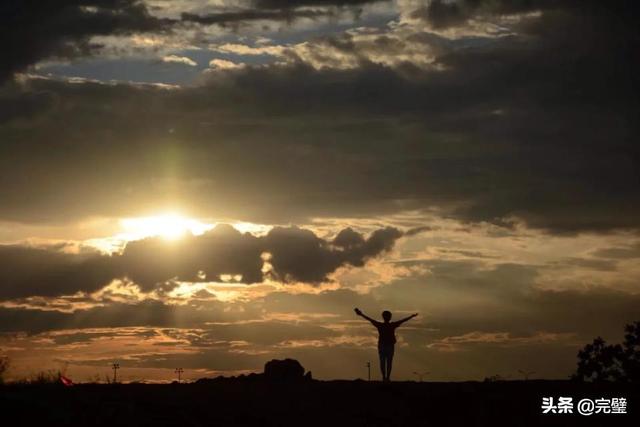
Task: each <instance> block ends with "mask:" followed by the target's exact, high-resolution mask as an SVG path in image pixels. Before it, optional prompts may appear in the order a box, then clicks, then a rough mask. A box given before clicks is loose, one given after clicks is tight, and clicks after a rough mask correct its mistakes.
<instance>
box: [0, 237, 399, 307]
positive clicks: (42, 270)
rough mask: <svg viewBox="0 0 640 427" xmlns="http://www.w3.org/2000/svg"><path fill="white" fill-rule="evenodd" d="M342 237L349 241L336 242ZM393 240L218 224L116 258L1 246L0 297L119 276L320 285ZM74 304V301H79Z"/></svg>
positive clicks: (157, 284) (54, 291) (155, 283)
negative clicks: (261, 231) (252, 230)
mask: <svg viewBox="0 0 640 427" xmlns="http://www.w3.org/2000/svg"><path fill="white" fill-rule="evenodd" d="M347 234H348V235H349V239H345V237H344V236H346V235H347ZM401 236H402V233H401V232H400V231H399V230H396V229H393V228H385V229H380V230H376V231H375V232H373V233H372V234H371V235H370V236H369V237H368V238H364V237H363V236H362V235H360V234H358V233H356V232H354V231H352V230H343V232H341V233H340V234H339V235H338V237H337V238H336V239H337V240H334V241H328V240H323V239H321V238H319V237H317V236H316V235H315V234H314V233H313V232H311V231H309V230H305V229H301V228H297V227H289V228H281V227H275V228H273V229H272V230H271V231H269V232H268V233H267V234H266V235H265V236H260V237H256V236H253V235H251V234H249V233H244V234H243V233H241V232H239V231H237V230H236V229H234V228H233V227H231V226H228V225H218V226H217V227H215V228H214V229H213V230H211V231H209V232H207V233H205V234H203V235H201V236H191V237H185V238H183V239H181V240H179V241H175V242H167V241H166V240H164V239H162V238H147V239H144V240H138V241H133V242H129V243H128V244H127V245H126V246H125V248H124V250H123V251H122V253H121V254H114V255H102V254H98V253H93V252H89V253H82V254H68V253H62V252H59V251H58V250H56V249H43V248H34V247H25V246H18V245H4V246H0V278H1V280H2V286H1V287H0V298H2V299H5V300H6V299H14V298H25V297H33V296H58V295H73V294H75V293H77V292H84V293H91V292H95V291H97V290H99V289H101V288H103V287H105V286H107V285H109V283H111V282H112V281H113V280H116V279H125V278H126V279H128V280H130V281H132V282H133V283H134V284H136V285H138V286H139V287H140V290H141V291H142V292H150V291H152V290H158V289H159V290H160V291H163V292H166V291H169V290H171V289H172V288H174V287H175V286H176V284H175V283H171V282H172V281H175V280H178V281H189V282H198V281H203V280H205V279H206V280H208V281H218V282H219V281H223V278H224V276H227V275H228V276H231V277H234V276H237V277H238V280H237V281H240V282H242V283H245V284H254V283H261V282H263V281H264V280H266V279H267V278H270V279H272V280H277V281H279V282H283V283H296V282H304V283H311V284H318V283H320V282H324V281H328V280H329V278H328V275H329V274H330V273H332V272H334V271H335V270H336V269H338V268H339V267H342V266H356V267H361V266H363V265H364V264H365V263H366V262H367V261H368V260H370V259H373V258H375V257H377V256H379V255H381V254H384V253H385V252H387V251H389V250H390V249H391V248H392V247H393V245H394V243H395V241H396V240H397V239H398V238H400V237H401ZM347 240H348V241H347ZM265 260H268V264H269V267H268V268H266V267H265ZM167 282H169V283H167ZM124 296H126V295H124ZM105 297H108V295H106V296H105ZM107 299H108V298H107ZM77 302H78V303H82V298H80V300H79V301H77ZM134 302H138V299H134Z"/></svg>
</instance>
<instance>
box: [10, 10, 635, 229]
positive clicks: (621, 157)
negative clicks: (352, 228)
mask: <svg viewBox="0 0 640 427" xmlns="http://www.w3.org/2000/svg"><path fill="white" fill-rule="evenodd" d="M470 4H471V3H470ZM474 4H475V3H474ZM478 4H479V3H478ZM492 4H493V3H492ZM495 4H498V5H499V4H502V2H497V3H495ZM504 4H505V5H506V3H504ZM552 4H553V5H555V6H553V7H552V6H551V5H552ZM585 4H586V6H585V7H584V8H576V7H575V3H574V2H549V3H548V4H547V3H544V2H531V3H528V2H524V3H522V5H524V6H522V5H521V6H519V7H520V8H521V9H523V8H524V9H526V10H529V9H530V8H536V9H541V10H542V14H541V16H539V17H536V18H531V19H528V20H523V21H522V22H520V23H518V24H514V26H513V29H514V31H515V35H512V36H509V37H501V38H498V39H482V38H480V39H473V40H464V41H465V43H468V45H465V46H464V48H460V47H459V46H458V45H456V44H455V43H452V42H451V41H447V40H445V39H443V38H442V37H439V36H437V35H434V34H429V33H425V32H416V33H415V34H413V35H412V36H411V37H410V38H409V39H407V40H406V41H404V43H417V44H418V45H422V46H424V47H425V48H427V47H433V46H436V47H437V49H436V50H435V53H436V58H435V60H436V63H437V64H439V65H440V66H441V69H438V70H432V69H428V68H427V69H423V68H420V67H417V66H416V65H415V64H413V63H411V62H410V61H407V62H406V63H403V64H400V65H398V66H395V67H387V66H382V65H378V64H373V63H371V62H370V61H368V60H367V59H366V58H367V57H366V55H363V54H362V53H361V52H360V51H359V50H358V49H359V47H358V43H357V42H356V41H355V38H354V37H355V36H353V35H343V36H340V37H324V38H321V39H319V40H311V41H309V42H308V44H309V46H317V47H318V49H320V52H319V53H318V54H317V55H316V56H315V57H314V59H317V60H319V59H318V58H321V57H322V54H321V53H322V52H323V51H322V49H323V48H334V49H335V48H339V51H340V53H341V54H342V55H353V57H355V58H358V63H357V67H355V68H353V69H347V70H343V69H332V68H331V67H325V68H322V69H315V68H313V67H311V66H310V65H308V63H306V62H305V58H304V57H303V56H302V54H301V53H300V52H298V51H296V49H295V48H288V49H286V52H285V58H287V59H288V60H290V61H291V64H290V65H287V66H282V65H278V66H275V65H274V66H259V67H245V68H244V69H241V70H235V71H229V72H216V73H211V74H210V75H209V77H208V79H207V80H206V81H205V82H203V83H202V84H201V85H200V86H198V87H190V88H183V89H179V90H175V91H167V90H164V89H159V88H154V87H141V86H138V87H132V86H127V85H99V84H90V83H85V84H80V85H79V84H66V83H63V82H53V81H30V82H28V83H26V84H24V85H23V86H20V87H19V88H16V86H12V88H8V89H7V88H5V89H4V90H7V91H10V92H11V93H12V95H11V96H7V97H6V98H5V99H16V97H20V96H24V98H25V99H31V101H28V102H26V104H27V105H26V106H25V107H22V108H19V109H18V110H16V112H14V113H11V114H5V115H4V116H5V120H6V121H7V122H8V123H6V124H5V125H3V126H2V127H0V138H1V139H2V140H3V141H6V142H5V144H3V145H2V146H1V147H0V150H1V151H2V157H0V166H2V168H1V172H0V183H2V186H1V189H0V196H1V198H2V200H3V201H4V203H3V204H2V206H0V217H2V218H4V219H10V220H18V221H23V222H34V221H35V222H37V221H40V222H41V221H62V220H65V221H72V220H74V219H77V218H81V217H86V216H88V215H100V214H103V215H104V214H108V215H114V216H117V215H131V214H133V213H135V212H138V211H139V210H140V209H141V207H147V206H152V205H157V203H158V200H168V201H169V202H171V203H178V204H183V205H184V206H185V207H186V208H188V209H191V210H192V211H194V212H196V213H198V214H202V215H203V216H219V217H232V218H239V219H244V220H250V221H254V222H261V223H267V222H276V223H300V222H305V221H308V220H309V218H314V217H321V216H350V215H378V214H384V213H391V212H397V211H400V210H408V209H422V208H432V207H437V208H439V209H441V210H442V211H443V212H446V214H447V215H452V216H454V217H456V218H458V219H462V220H465V221H490V222H493V223H496V224H501V225H506V226H508V225H509V224H510V220H511V218H513V217H517V218H519V219H522V220H524V221H525V222H526V223H527V225H529V226H531V227H537V228H542V229H545V230H548V231H551V232H555V233H576V232H580V231H585V230H588V231H602V232H606V231H609V230H612V229H617V228H637V227H638V225H639V224H638V218H640V215H639V213H640V198H639V196H638V192H637V191H636V189H637V187H638V184H639V183H640V175H639V174H638V170H640V167H639V166H638V165H639V162H640V152H639V151H638V145H637V144H636V143H635V141H636V139H637V135H638V131H639V129H638V123H640V120H639V117H638V112H639V111H640V104H639V101H638V97H637V96H635V93H637V90H636V89H637V88H638V87H639V86H640V81H639V80H638V79H639V77H638V76H640V72H637V71H638V69H639V68H640V67H638V65H639V64H638V56H637V55H636V54H635V52H637V47H638V43H639V40H640V39H639V38H638V31H637V29H636V28H635V27H631V25H630V23H631V21H632V19H631V17H633V16H637V14H636V11H637V6H635V3H633V4H632V3H630V2H624V1H623V2H616V3H615V5H613V6H610V8H608V7H605V6H604V3H602V2H598V3H597V4H596V3H595V2H588V4H587V3H585ZM598 4H602V5H601V6H598ZM607 4H609V3H607ZM563 5H564V6H563ZM486 7H489V6H486ZM501 7H502V6H501ZM504 7H506V6H504ZM484 8H485V6H482V7H480V6H478V8H476V9H477V10H478V11H480V10H484ZM476 9H473V10H476ZM524 9H523V10H524ZM510 10H511V9H509V10H507V9H505V12H504V13H510V12H509V11H510ZM474 13H476V12H474ZM478 13H480V12H478ZM378 38H379V39H380V43H375V45H376V46H377V49H378V50H377V51H376V52H377V53H378V54H381V55H382V54H384V53H385V52H387V51H388V50H389V49H391V47H390V42H389V40H388V39H389V37H386V36H384V35H380V36H379V37H378ZM385 39H386V41H385ZM391 45H393V43H391ZM336 46H337V47H336ZM407 46H408V45H407ZM44 93H46V94H47V95H46V96H43V97H42V102H41V103H40V104H39V103H38V102H37V101H38V99H39V98H38V96H40V95H37V96H36V95H34V94H44ZM29 97H31V98H29ZM52 99H53V100H56V102H58V103H57V104H55V105H56V108H50V107H47V105H49V104H48V103H49V102H50V100H52ZM3 109H4V107H3ZM5 111H10V109H9V107H6V110H5ZM20 111H22V113H21V112H20ZM36 112H37V113H36ZM20 120H22V123H21V122H20ZM27 120H29V125H28V126H27V123H26V122H27ZM59 123H65V124H66V125H65V126H59ZM107 165H108V167H107ZM24 171H27V172H26V173H25V172H24ZM51 177H55V179H51ZM78 183H82V184H81V185H78ZM25 193H29V194H30V195H31V197H24V194H25ZM176 194H178V195H179V197H178V196H176ZM78 200H82V201H83V203H78ZM220 200H224V203H220Z"/></svg>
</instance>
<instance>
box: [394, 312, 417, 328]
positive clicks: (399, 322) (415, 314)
mask: <svg viewBox="0 0 640 427" xmlns="http://www.w3.org/2000/svg"><path fill="white" fill-rule="evenodd" d="M417 315H418V313H413V314H412V315H411V316H407V317H405V318H404V319H400V320H398V321H397V322H395V323H396V325H398V326H400V325H402V324H403V323H404V322H406V321H407V320H411V319H413V318H414V317H416V316H417Z"/></svg>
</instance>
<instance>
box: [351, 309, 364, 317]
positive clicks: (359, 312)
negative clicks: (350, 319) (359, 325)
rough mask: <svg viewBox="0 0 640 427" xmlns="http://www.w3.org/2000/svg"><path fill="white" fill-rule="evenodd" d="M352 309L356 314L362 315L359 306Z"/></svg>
mask: <svg viewBox="0 0 640 427" xmlns="http://www.w3.org/2000/svg"><path fill="white" fill-rule="evenodd" d="M353 311H355V312H356V314H357V315H358V316H362V312H361V311H360V309H359V308H354V309H353Z"/></svg>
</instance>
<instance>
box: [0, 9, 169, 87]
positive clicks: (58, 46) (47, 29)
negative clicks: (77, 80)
mask: <svg viewBox="0 0 640 427" xmlns="http://www.w3.org/2000/svg"><path fill="white" fill-rule="evenodd" d="M0 11H1V13H0V28H2V29H1V30H0V32H1V34H2V37H1V39H2V40H3V42H2V48H3V49H2V50H3V52H4V54H3V60H2V65H0V82H2V81H4V80H5V79H7V78H8V77H10V76H11V75H12V74H13V73H14V72H16V71H22V70H24V69H26V68H27V67H28V66H30V65H32V64H34V63H36V62H38V61H40V60H43V59H46V58H73V57H76V56H83V55H88V54H90V53H92V52H93V51H95V50H96V49H98V48H99V46H97V45H95V44H93V43H92V41H91V37H92V36H98V35H117V34H131V33H134V32H158V31H164V30H166V29H167V28H166V27H167V24H168V22H169V21H167V20H163V19H158V18H155V17H153V16H151V15H150V14H149V12H148V10H147V8H146V6H145V5H144V3H142V2H140V1H139V0H117V1H109V0H62V1H57V2H55V4H54V3H49V2H39V1H22V0H7V1H4V2H3V3H2V6H1V7H0Z"/></svg>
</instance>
